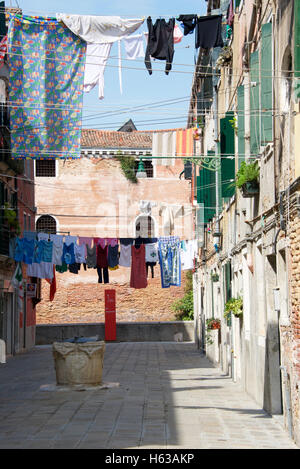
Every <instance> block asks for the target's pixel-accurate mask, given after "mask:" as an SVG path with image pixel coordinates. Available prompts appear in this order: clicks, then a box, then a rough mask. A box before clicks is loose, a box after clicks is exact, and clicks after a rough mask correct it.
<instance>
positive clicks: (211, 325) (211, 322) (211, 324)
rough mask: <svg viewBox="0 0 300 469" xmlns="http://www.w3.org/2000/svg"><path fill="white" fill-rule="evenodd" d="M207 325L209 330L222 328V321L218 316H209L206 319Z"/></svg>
mask: <svg viewBox="0 0 300 469" xmlns="http://www.w3.org/2000/svg"><path fill="white" fill-rule="evenodd" d="M206 327H207V329H208V330H212V329H220V328H221V321H220V319H217V318H209V319H206Z"/></svg>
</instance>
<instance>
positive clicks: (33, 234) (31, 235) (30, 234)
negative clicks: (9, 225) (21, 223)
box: [23, 231, 36, 239]
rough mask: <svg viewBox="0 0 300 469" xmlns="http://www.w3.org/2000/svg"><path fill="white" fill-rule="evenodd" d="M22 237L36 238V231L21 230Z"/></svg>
mask: <svg viewBox="0 0 300 469" xmlns="http://www.w3.org/2000/svg"><path fill="white" fill-rule="evenodd" d="M23 238H27V239H36V232H35V231H23Z"/></svg>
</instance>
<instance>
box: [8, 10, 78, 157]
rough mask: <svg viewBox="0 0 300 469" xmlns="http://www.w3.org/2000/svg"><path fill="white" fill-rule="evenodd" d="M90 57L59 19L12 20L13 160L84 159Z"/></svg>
mask: <svg viewBox="0 0 300 469" xmlns="http://www.w3.org/2000/svg"><path fill="white" fill-rule="evenodd" d="M85 51H86V43H85V42H84V41H82V40H81V39H80V38H78V37H75V36H74V35H73V33H72V32H71V31H70V30H69V29H68V28H66V27H64V26H63V25H62V24H61V23H59V22H58V21H56V20H55V19H53V18H40V17H29V16H19V15H12V14H11V15H10V22H9V27H8V66H9V73H10V80H9V84H10V87H9V101H10V126H11V146H12V150H11V151H12V158H27V157H29V158H44V159H45V158H63V159H65V158H79V157H80V139H81V114H82V105H83V78H84V63H85ZM20 103H25V106H23V105H22V106H20ZM41 103H42V104H41Z"/></svg>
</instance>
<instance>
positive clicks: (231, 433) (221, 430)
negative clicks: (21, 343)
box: [0, 342, 299, 449]
mask: <svg viewBox="0 0 300 469" xmlns="http://www.w3.org/2000/svg"><path fill="white" fill-rule="evenodd" d="M103 382H104V383H113V386H111V385H110V386H98V387H88V386H87V387H83V388H82V387H78V388H77V389H64V390H63V391H62V390H61V389H58V388H57V386H56V382H55V370H54V361H53V358H52V349H51V346H37V347H34V348H33V349H32V350H31V351H29V352H26V353H24V354H20V355H17V356H14V357H9V358H8V360H7V363H6V364H1V365H0V449H10V448H15V449H22V448H24V449H26V448H30V449H139V448H140V449H142V448H143V449H149V448H150V449H151V448H153V449H158V448H161V449H177V448H179V449H180V448H182V449H184V448H192V449H214V448H220V449H223V448H225V449H231V448H232V449H239V448H241V449H257V448H261V449H299V448H297V446H296V445H295V444H294V443H293V441H292V440H291V439H290V438H289V435H288V433H287V431H286V430H285V429H284V428H283V427H282V423H281V422H282V421H281V420H280V419H278V418H274V417H271V416H270V415H268V414H267V413H265V412H264V411H263V410H262V409H261V408H260V407H259V406H258V405H257V404H256V403H255V402H254V401H253V400H251V398H249V396H248V395H246V393H244V392H243V391H242V390H241V388H240V386H239V385H237V384H236V383H233V381H232V380H231V378H230V377H228V376H225V375H224V374H223V373H222V372H221V371H220V370H219V369H217V368H215V367H214V366H213V365H212V364H211V363H210V362H209V361H208V360H207V358H206V357H205V356H203V355H201V354H200V353H199V351H198V350H197V349H196V346H195V344H194V343H167V342H165V343H162V342H159V343H158V342H157V343H154V342H143V343H128V342H126V343H107V344H106V351H105V356H104V369H103Z"/></svg>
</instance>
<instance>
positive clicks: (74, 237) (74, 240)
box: [65, 235, 78, 246]
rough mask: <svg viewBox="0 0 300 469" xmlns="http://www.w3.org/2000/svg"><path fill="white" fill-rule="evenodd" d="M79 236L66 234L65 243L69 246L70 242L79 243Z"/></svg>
mask: <svg viewBox="0 0 300 469" xmlns="http://www.w3.org/2000/svg"><path fill="white" fill-rule="evenodd" d="M77 240H78V236H70V235H68V236H65V244H66V245H67V246H69V245H70V244H72V243H73V244H74V245H75V244H77Z"/></svg>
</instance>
